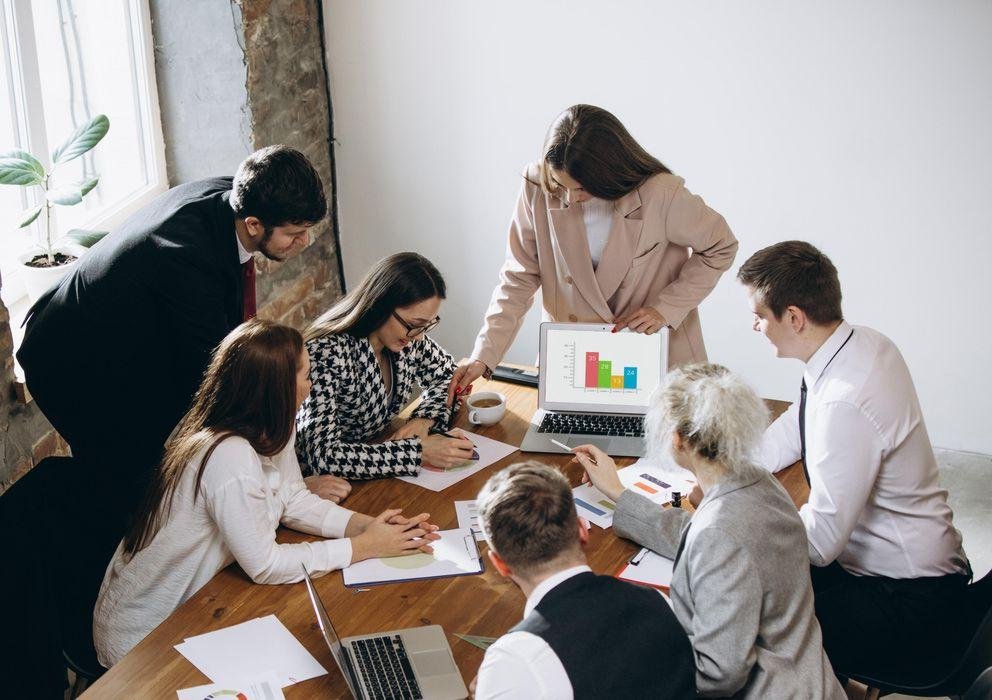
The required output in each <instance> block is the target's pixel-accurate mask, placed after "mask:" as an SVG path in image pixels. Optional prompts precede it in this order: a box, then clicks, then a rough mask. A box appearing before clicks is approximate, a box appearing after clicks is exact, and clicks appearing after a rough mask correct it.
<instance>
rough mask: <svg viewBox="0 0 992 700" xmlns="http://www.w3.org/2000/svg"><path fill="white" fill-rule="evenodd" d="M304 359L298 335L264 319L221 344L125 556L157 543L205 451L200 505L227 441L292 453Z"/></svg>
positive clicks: (126, 542) (148, 496) (133, 530)
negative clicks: (213, 461)
mask: <svg viewBox="0 0 992 700" xmlns="http://www.w3.org/2000/svg"><path fill="white" fill-rule="evenodd" d="M302 353H303V336H301V335H300V333H299V331H297V330H294V329H292V328H288V327H286V326H280V325H278V324H276V323H272V322H271V321H263V320H260V319H253V320H251V321H248V322H246V323H242V324H241V325H240V326H238V327H237V328H235V329H234V330H233V331H231V332H230V334H228V336H227V337H226V338H224V340H222V341H221V343H220V345H219V346H218V347H217V349H216V350H215V351H214V354H213V356H212V357H211V359H210V364H209V365H208V366H207V370H206V373H205V374H204V377H203V383H202V384H201V385H200V388H199V389H198V390H197V392H196V395H195V396H194V398H193V406H192V408H190V409H189V411H188V412H187V413H186V415H185V416H184V417H183V419H182V421H181V422H180V423H179V428H178V430H177V432H176V436H175V438H174V439H173V440H172V442H171V443H169V446H168V447H167V448H166V451H165V456H164V457H163V459H162V463H161V465H160V466H159V469H158V472H157V473H156V474H155V476H154V477H153V479H152V482H151V484H150V485H149V488H148V491H147V493H146V494H145V500H144V503H143V504H142V507H141V509H140V510H139V511H138V513H137V516H136V517H135V521H134V523H133V524H132V525H131V529H130V530H129V531H128V533H127V535H126V536H125V538H124V552H125V553H126V554H129V555H133V554H135V553H137V552H139V551H141V550H142V549H144V548H145V547H146V546H148V544H150V543H151V541H152V539H153V538H154V537H155V534H156V533H157V532H158V530H159V528H160V527H161V526H162V524H163V523H164V522H165V521H166V520H167V519H168V516H169V511H170V509H171V507H172V500H173V497H174V496H175V492H176V487H177V486H178V485H179V482H180V480H181V479H182V476H183V474H184V473H185V472H186V469H188V468H192V464H191V462H192V460H193V458H194V457H195V456H196V455H197V454H198V453H199V452H200V450H202V449H203V448H204V447H206V448H207V449H206V452H204V454H203V457H202V458H201V459H200V462H199V466H198V467H197V473H196V485H195V487H194V490H193V500H194V501H195V500H196V496H197V493H198V492H199V489H200V481H201V480H202V479H203V470H204V468H205V467H206V465H207V461H208V460H209V459H210V455H211V454H213V451H214V449H215V448H216V447H217V445H219V444H220V443H221V442H222V441H224V440H225V439H227V438H229V437H232V436H238V437H242V438H244V439H245V440H247V441H248V442H249V443H250V444H251V446H252V449H254V450H255V451H256V452H257V453H259V454H261V455H265V456H268V457H271V456H272V455H275V454H276V453H278V452H280V451H281V450H282V449H283V448H284V447H286V444H287V443H288V442H289V439H290V437H292V434H293V423H294V418H295V414H296V373H297V371H298V369H299V367H298V364H299V359H300V356H301V355H302Z"/></svg>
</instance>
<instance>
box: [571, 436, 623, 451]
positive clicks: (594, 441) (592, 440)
mask: <svg viewBox="0 0 992 700" xmlns="http://www.w3.org/2000/svg"><path fill="white" fill-rule="evenodd" d="M610 442H612V441H611V440H610V438H597V437H591V436H585V437H581V436H578V437H571V436H570V437H569V438H568V439H567V440H565V444H566V445H568V446H569V447H577V446H578V445H592V446H593V447H598V448H599V449H601V450H602V451H603V452H609V451H610Z"/></svg>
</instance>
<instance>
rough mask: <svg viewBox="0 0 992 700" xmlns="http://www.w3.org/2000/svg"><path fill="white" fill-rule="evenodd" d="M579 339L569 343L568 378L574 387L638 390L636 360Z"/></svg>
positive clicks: (563, 348)
mask: <svg viewBox="0 0 992 700" xmlns="http://www.w3.org/2000/svg"><path fill="white" fill-rule="evenodd" d="M579 346H580V343H579V342H578V341H573V342H571V343H565V344H564V345H563V346H562V350H563V352H564V355H565V356H564V358H563V360H564V363H563V369H564V372H565V379H566V380H567V381H568V384H569V386H571V387H572V388H573V389H583V390H586V391H591V392H599V391H608V392H615V391H620V392H623V391H629V392H634V393H636V392H637V390H638V389H639V388H640V386H639V385H638V375H639V374H640V375H641V376H643V373H642V372H639V369H640V368H639V367H638V365H637V364H636V363H635V362H633V361H627V362H624V361H620V360H619V359H617V358H611V357H609V355H607V353H602V352H600V350H598V349H597V350H592V349H585V348H580V347H579Z"/></svg>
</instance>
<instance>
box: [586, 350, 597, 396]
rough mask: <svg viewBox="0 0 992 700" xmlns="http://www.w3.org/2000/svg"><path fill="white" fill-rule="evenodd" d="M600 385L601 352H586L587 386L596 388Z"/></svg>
mask: <svg viewBox="0 0 992 700" xmlns="http://www.w3.org/2000/svg"><path fill="white" fill-rule="evenodd" d="M597 386H599V353H598V352H587V353H586V388H587V389H595V388H596V387H597Z"/></svg>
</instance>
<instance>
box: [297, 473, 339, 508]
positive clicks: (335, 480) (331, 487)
mask: <svg viewBox="0 0 992 700" xmlns="http://www.w3.org/2000/svg"><path fill="white" fill-rule="evenodd" d="M303 483H305V484H306V485H307V488H308V489H309V490H310V493H315V494H317V495H318V496H320V497H321V498H326V499H327V500H328V501H334V502H335V503H340V502H341V501H343V500H344V499H346V498H347V497H348V494H349V493H351V484H349V483H348V482H347V480H345V479H342V478H341V477H340V476H334V475H333V474H323V475H316V476H308V477H306V478H305V479H304V480H303Z"/></svg>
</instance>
